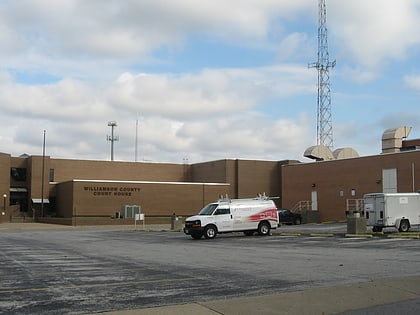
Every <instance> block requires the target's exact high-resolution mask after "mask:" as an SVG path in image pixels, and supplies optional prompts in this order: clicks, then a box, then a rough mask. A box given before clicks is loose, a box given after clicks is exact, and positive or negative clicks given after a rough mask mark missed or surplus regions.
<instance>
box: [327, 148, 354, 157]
mask: <svg viewBox="0 0 420 315" xmlns="http://www.w3.org/2000/svg"><path fill="white" fill-rule="evenodd" d="M333 156H334V158H335V159H336V160H340V159H350V158H356V157H359V153H357V151H356V150H355V149H353V148H340V149H336V150H334V152H333Z"/></svg>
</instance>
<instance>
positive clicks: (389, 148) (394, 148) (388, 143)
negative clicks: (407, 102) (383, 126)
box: [382, 126, 412, 153]
mask: <svg viewBox="0 0 420 315" xmlns="http://www.w3.org/2000/svg"><path fill="white" fill-rule="evenodd" d="M411 129H412V127H405V126H403V127H399V128H392V129H387V130H385V131H384V133H383V135H382V153H394V152H400V151H401V148H402V139H404V138H407V137H408V135H409V134H410V132H411Z"/></svg>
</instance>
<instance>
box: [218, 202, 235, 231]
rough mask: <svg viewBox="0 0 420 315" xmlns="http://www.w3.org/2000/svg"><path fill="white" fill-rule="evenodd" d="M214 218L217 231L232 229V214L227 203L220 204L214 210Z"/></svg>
mask: <svg viewBox="0 0 420 315" xmlns="http://www.w3.org/2000/svg"><path fill="white" fill-rule="evenodd" d="M214 220H215V223H216V226H217V230H218V231H219V232H229V231H233V215H232V213H231V211H230V207H229V205H220V206H219V207H218V208H217V210H216V211H215V212H214Z"/></svg>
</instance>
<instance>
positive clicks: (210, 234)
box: [204, 225, 217, 239]
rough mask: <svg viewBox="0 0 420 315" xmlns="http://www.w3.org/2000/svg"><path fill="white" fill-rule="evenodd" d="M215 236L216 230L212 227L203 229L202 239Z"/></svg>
mask: <svg viewBox="0 0 420 315" xmlns="http://www.w3.org/2000/svg"><path fill="white" fill-rule="evenodd" d="M216 234H217V229H216V227H215V226H214V225H209V226H206V228H205V229H204V237H205V238H206V239H212V238H215V237H216Z"/></svg>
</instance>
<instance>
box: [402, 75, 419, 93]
mask: <svg viewBox="0 0 420 315" xmlns="http://www.w3.org/2000/svg"><path fill="white" fill-rule="evenodd" d="M404 82H405V84H406V85H407V86H408V87H409V88H411V89H413V90H416V91H420V75H407V76H405V77H404Z"/></svg>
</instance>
